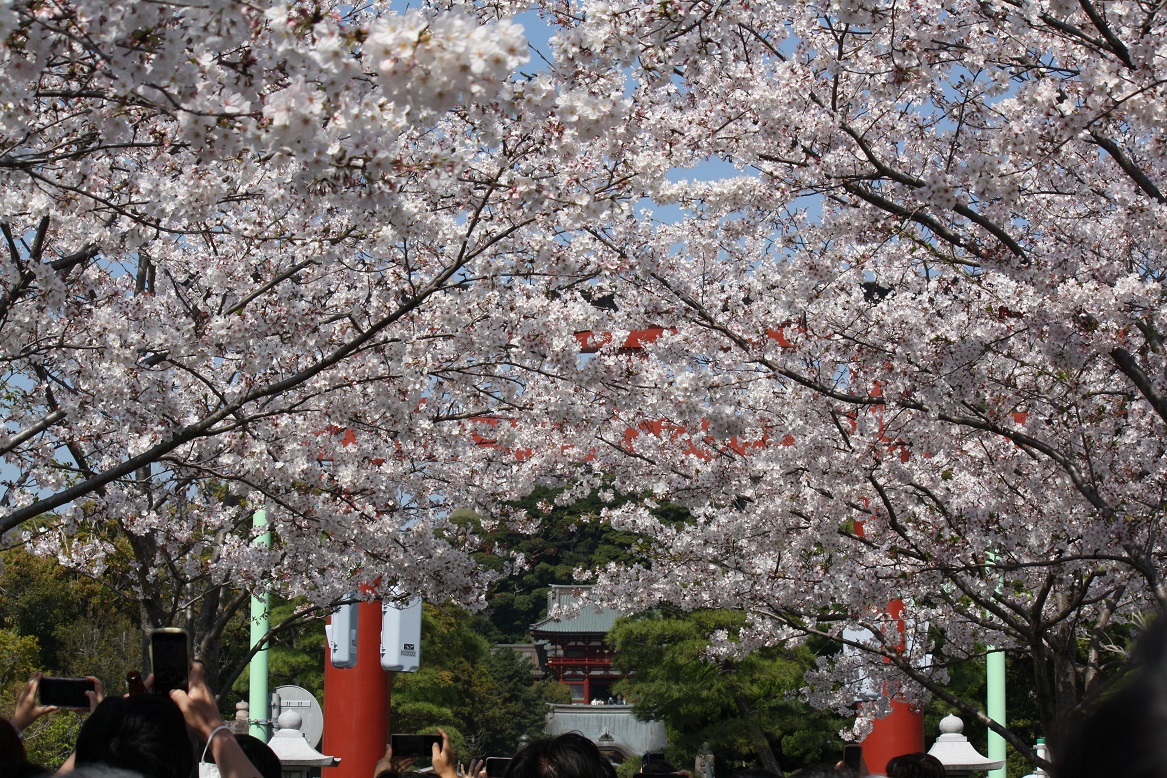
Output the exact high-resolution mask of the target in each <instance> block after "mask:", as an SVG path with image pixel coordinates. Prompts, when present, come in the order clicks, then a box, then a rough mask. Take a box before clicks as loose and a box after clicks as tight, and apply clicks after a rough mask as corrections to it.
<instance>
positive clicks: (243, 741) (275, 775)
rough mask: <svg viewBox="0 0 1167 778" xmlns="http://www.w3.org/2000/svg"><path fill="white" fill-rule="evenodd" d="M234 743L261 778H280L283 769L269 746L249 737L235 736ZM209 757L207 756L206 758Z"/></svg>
mask: <svg viewBox="0 0 1167 778" xmlns="http://www.w3.org/2000/svg"><path fill="white" fill-rule="evenodd" d="M235 742H236V743H238V744H239V747H240V748H241V749H243V753H244V755H245V756H246V757H247V759H248V761H249V762H251V764H253V765H255V769H256V770H259V774H260V775H262V776H263V778H280V776H282V775H283V770H284V768H283V767H282V766H281V765H280V758H279V757H278V756H276V752H275V751H272V750H271V746H269V745H268V744H267V743H265V742H263V741H262V740H260V739H259V738H257V737H252V736H251V735H242V734H240V735H236V736H235ZM209 756H210V755H209V754H208V757H209Z"/></svg>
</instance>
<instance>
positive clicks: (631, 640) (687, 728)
mask: <svg viewBox="0 0 1167 778" xmlns="http://www.w3.org/2000/svg"><path fill="white" fill-rule="evenodd" d="M744 623H745V616H744V615H743V614H741V613H738V612H735V611H728V610H704V611H694V612H692V613H681V612H670V611H663V610H657V611H652V612H649V613H645V614H641V615H639V616H634V617H626V618H621V619H619V620H618V621H617V622H616V624H615V626H613V627H612V630H611V632H609V634H608V643H609V645H611V646H612V648H613V650H614V652H615V654H614V662H615V665H616V667H618V668H619V669H620V670H621V671H622V672H625V673H629V676H628V677H627V678H626V679H625V680H623V681H621V682H620V683H619V684H617V685H616V687H615V688H616V690H617V691H619V692H621V693H623V694H624V695H625V697H626V698H628V700H630V701H631V702H632V703H633V704H634V706H635V712H636V714H637V715H638V716H639V717H641V718H644V719H656V720H660V721H663V722H664V723H665V725H666V727H667V728H668V733H669V743H670V756H671V757H673V758H675V759H676V760H677V761H678V762H681V763H689V762H691V760H692V758H693V756H694V755H695V754H696V752H697V749H698V748H699V747H700V745H701V743H702V742H703V741H708V742H709V743H710V744H711V746H712V747H713V750H714V752H715V753H717V754H718V756H719V764H721V765H727V763H728V764H750V763H759V764H760V765H761V766H763V767H766V768H768V769H770V770H774V771H776V772H781V770H782V769H783V768H784V769H793V768H797V767H800V766H803V765H805V764H808V763H811V762H815V761H819V760H821V759H826V758H829V757H831V756H833V755H834V754H835V753H836V749H837V748H838V747H839V741H838V735H837V733H838V731H839V729H840V728H842V726H843V725H844V723H845V722H843V721H842V720H841V719H838V718H836V717H834V716H832V715H830V714H828V713H825V712H823V711H819V710H816V709H814V708H812V707H810V706H809V705H807V704H806V703H802V702H799V701H797V700H796V699H795V698H794V696H795V694H796V693H797V691H798V689H799V688H800V687H801V685H802V675H803V673H804V672H805V670H806V669H807V668H808V667H809V666H810V665H811V664H813V662H814V656H813V653H812V652H811V650H810V649H808V648H806V647H805V646H800V647H796V648H791V649H788V650H783V649H778V648H769V649H762V650H759V651H755V652H753V653H751V654H749V655H748V656H746V657H744V658H742V659H739V660H730V659H725V660H722V661H720V662H717V663H715V662H711V661H710V660H709V657H708V655H707V654H708V649H709V644H710V639H711V638H712V636H713V634H714V633H715V632H718V631H721V630H725V631H727V632H728V633H729V634H730V635H731V636H733V635H736V633H737V631H738V630H739V629H740V628H741V627H742V625H743V624H744Z"/></svg>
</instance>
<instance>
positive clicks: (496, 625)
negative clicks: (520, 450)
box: [452, 487, 684, 643]
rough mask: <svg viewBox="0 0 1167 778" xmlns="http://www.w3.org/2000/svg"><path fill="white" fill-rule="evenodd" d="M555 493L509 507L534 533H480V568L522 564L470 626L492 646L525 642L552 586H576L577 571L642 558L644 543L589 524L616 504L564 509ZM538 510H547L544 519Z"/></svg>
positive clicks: (464, 517) (676, 514)
mask: <svg viewBox="0 0 1167 778" xmlns="http://www.w3.org/2000/svg"><path fill="white" fill-rule="evenodd" d="M559 491H560V490H553V489H548V488H546V487H536V488H535V489H534V490H533V491H532V492H531V493H530V494H529V495H528V496H527V497H525V498H524V499H522V500H520V501H519V502H517V503H515V507H517V508H521V509H523V510H525V511H526V512H527V513H528V514H529V515H530V516H533V517H538V518H539V519H540V522H541V523H540V526H539V530H538V531H537V532H515V531H512V530H510V529H508V528H506V527H505V526H499V527H497V528H495V529H493V530H492V531H491V532H489V533H486V538H487V542H486V546H485V549H484V552H483V553H481V554H479V555H477V558H478V561H479V563H480V564H482V565H483V566H484V567H487V568H490V569H499V568H501V566H502V560H501V557H500V556H499V555H500V554H501V555H506V554H511V553H520V554H522V556H523V559H524V561H525V564H526V568H525V569H522V570H519V571H517V572H515V573H514V574H513V575H510V576H507V577H505V578H503V579H501V580H499V581H498V582H497V583H495V584H494V586H493V587H492V588H491V590H490V592H489V593H488V596H487V600H488V602H489V603H490V605H489V608H488V610H487V612H486V613H485V614H483V615H481V616H479V617H478V618H477V619H476V621H475V628H476V629H477V630H478V631H479V632H480V633H481V634H482V635H484V636H485V637H486V638H487V639H488V640H490V641H491V642H492V643H522V642H525V641H528V640H530V628H531V625H532V624H534V623H535V622H537V621H539V619H541V618H542V617H543V615H544V613H545V611H546V608H547V592H548V590H549V589H550V587H551V585H552V584H563V583H571V582H576V581H578V580H579V579H578V578H577V577H576V571H577V570H581V569H582V570H592V569H596V568H597V567H600V566H603V565H606V564H608V563H609V562H633V561H636V560H638V559H640V558H641V557H642V556H643V554H642V553H641V552H640V549H641V548H642V546H643V544H644V543H646V542H647V541H645V539H644V538H641V537H640V536H639V535H637V534H635V533H632V532H624V531H621V530H616V529H613V528H612V527H611V526H609V525H607V524H605V523H603V522H600V521H598V520H595V517H597V516H599V514H600V511H601V510H603V509H604V508H606V507H612V506H613V505H614V504H618V502H620V501H619V500H618V501H617V503H606V502H604V501H602V500H601V499H600V498H599V496H598V495H597V494H594V493H593V494H591V495H589V496H588V497H586V498H584V499H582V500H578V501H576V502H573V503H571V504H569V505H556V504H555V498H556V495H557V494H559ZM544 505H551V506H553V507H552V508H551V510H550V511H549V512H547V513H544V511H543V509H542V507H541V506H544ZM660 512H661V514H662V515H664V516H668V517H669V518H672V519H674V520H678V521H679V520H681V519H682V518H683V516H684V513H683V512H682V511H680V510H679V509H675V508H671V507H666V508H662V509H661V511H660ZM452 519H453V520H456V521H461V522H466V523H477V517H475V516H474V515H473V514H470V513H469V512H462V513H460V514H456V515H455V516H454V517H452Z"/></svg>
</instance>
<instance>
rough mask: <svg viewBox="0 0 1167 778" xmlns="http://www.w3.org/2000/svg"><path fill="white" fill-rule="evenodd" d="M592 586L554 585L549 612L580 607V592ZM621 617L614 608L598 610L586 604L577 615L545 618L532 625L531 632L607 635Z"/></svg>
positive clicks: (549, 594) (548, 603) (549, 595)
mask: <svg viewBox="0 0 1167 778" xmlns="http://www.w3.org/2000/svg"><path fill="white" fill-rule="evenodd" d="M590 588H591V587H590V586H552V587H551V591H549V592H547V612H548V613H549V614H550V613H555V612H556V611H557V609H567V610H573V609H575V608H579V601H580V598H579V594H580V593H581V592H586V591H587V590H588V589H590ZM619 617H620V613H619V612H618V611H615V610H613V609H612V608H600V609H599V610H597V609H596V608H595V607H594V606H592V605H584V606H583V607H582V608H580V609H579V611H578V612H577V613H575V615H567V616H561V617H560V618H546V619H543V620H542V621H540V622H538V623H536V624H534V625H533V626H532V627H531V632H532V633H534V634H535V635H536V636H538V635H539V634H540V633H547V632H559V633H562V632H582V633H591V634H597V635H606V634H608V630H610V629H611V628H612V625H613V624H614V623H616V619H617V618H619Z"/></svg>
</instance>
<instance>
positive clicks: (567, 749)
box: [503, 732, 616, 778]
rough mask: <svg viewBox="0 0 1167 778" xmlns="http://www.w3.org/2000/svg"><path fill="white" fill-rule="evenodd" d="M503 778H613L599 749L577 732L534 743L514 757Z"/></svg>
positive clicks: (608, 763)
mask: <svg viewBox="0 0 1167 778" xmlns="http://www.w3.org/2000/svg"><path fill="white" fill-rule="evenodd" d="M503 778H616V768H615V767H613V766H612V763H611V762H609V761H608V760H607V759H605V758H604V756H603V754H601V753H600V749H599V747H597V746H596V744H595V743H593V742H592V741H590V740H588V739H587V738H586V737H584V736H583V735H581V734H579V733H578V732H568V733H567V734H564V735H557V736H555V737H550V738H546V739H543V740H536V741H534V742H532V743H531V744H530V745H528V746H526V747H525V748H523V749H522V750H520V751H519V753H517V754H515V756H514V758H513V759H511V762H510V764H509V765H507V770H506V773H504V775H503Z"/></svg>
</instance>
